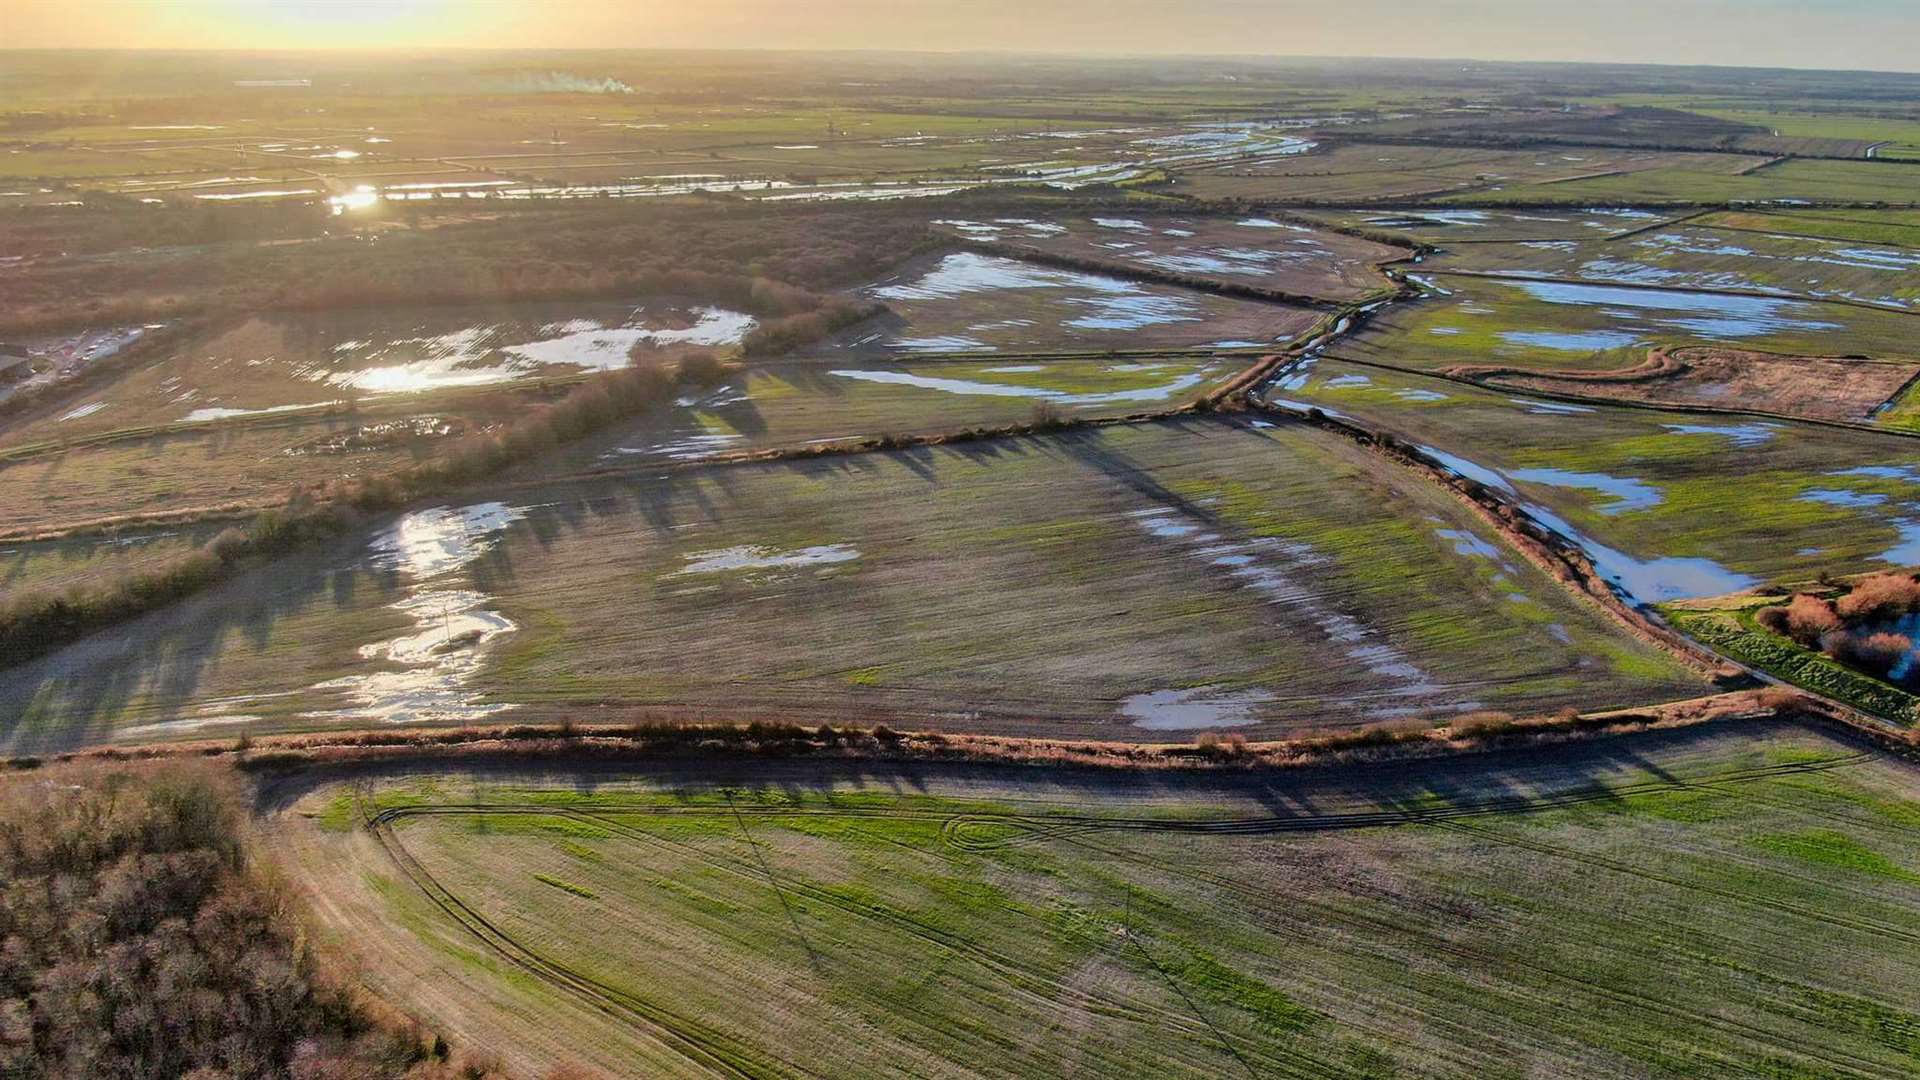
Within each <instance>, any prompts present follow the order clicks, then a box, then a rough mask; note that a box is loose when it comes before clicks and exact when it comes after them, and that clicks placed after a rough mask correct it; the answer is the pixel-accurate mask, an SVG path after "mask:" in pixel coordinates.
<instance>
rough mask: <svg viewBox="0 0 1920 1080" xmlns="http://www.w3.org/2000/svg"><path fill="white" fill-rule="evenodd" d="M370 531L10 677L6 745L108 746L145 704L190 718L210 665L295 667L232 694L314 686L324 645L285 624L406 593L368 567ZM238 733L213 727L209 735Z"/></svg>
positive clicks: (2, 714)
mask: <svg viewBox="0 0 1920 1080" xmlns="http://www.w3.org/2000/svg"><path fill="white" fill-rule="evenodd" d="M366 538H367V535H366V534H362V535H360V536H357V537H355V538H354V539H353V540H351V541H348V542H343V543H341V544H337V545H334V546H332V547H330V548H329V549H327V550H326V551H323V552H316V553H313V554H309V555H304V556H292V557H288V558H284V559H280V560H276V561H274V562H272V563H269V564H267V565H265V566H262V567H259V568H256V569H253V570H250V571H248V572H246V573H243V574H241V575H240V576H238V577H236V578H233V579H231V580H229V581H226V582H223V583H221V584H219V585H217V586H215V587H213V588H212V589H209V590H207V591H205V592H203V593H200V594H198V595H195V596H193V597H190V598H188V599H186V600H183V601H181V602H180V603H178V604H174V605H171V606H169V607H167V608H164V609H162V610H159V611H155V612H152V613H149V614H147V615H143V616H141V617H139V618H135V619H131V620H129V621H127V622H125V623H121V624H118V625H115V626H113V627H110V628H108V629H105V630H102V631H100V632H97V633H95V634H92V635H89V636H88V637H85V638H83V639H81V640H80V641H78V642H75V643H74V644H71V645H68V646H65V647H64V648H61V649H58V650H56V651H55V652H53V653H51V654H49V655H47V656H43V657H40V658H38V659H36V660H33V661H30V662H29V663H26V664H23V665H20V666H18V667H14V668H11V669H9V670H6V671H4V672H0V749H4V752H5V753H9V754H16V755H29V754H47V753H56V752H61V751H66V750H71V749H75V748H77V747H80V746H85V745H90V744H96V743H101V742H106V741H108V740H109V739H110V737H111V736H112V734H113V733H114V731H115V730H116V729H117V728H119V727H121V726H122V724H121V721H122V720H123V719H125V718H124V717H123V714H124V713H125V712H126V710H127V709H128V708H129V707H130V706H135V705H137V706H138V707H139V708H138V712H137V714H136V716H135V717H134V719H137V720H138V721H140V722H142V723H149V722H150V723H164V722H170V721H178V720H191V719H192V718H193V715H194V713H195V712H196V710H197V709H204V708H205V707H206V706H207V705H208V704H209V701H208V700H207V695H206V693H205V691H204V689H203V685H204V682H205V680H206V678H207V676H208V675H209V674H210V673H211V672H213V671H214V670H215V669H218V668H220V667H223V666H227V665H233V664H239V665H245V664H247V663H248V662H250V661H251V660H252V659H253V658H255V657H263V658H265V659H264V662H265V663H266V664H267V665H268V667H269V669H270V670H275V671H280V672H287V673H290V674H288V675H287V678H288V679H289V680H291V684H290V685H278V684H273V685H266V684H262V683H258V682H252V681H249V682H247V683H245V684H236V685H235V686H234V687H233V690H232V694H231V696H234V697H241V698H244V697H250V696H256V695H269V694H274V693H276V692H281V691H292V690H301V689H305V688H307V687H308V686H309V685H310V684H311V683H312V682H313V681H315V680H314V679H313V678H311V677H310V675H309V673H310V671H311V669H312V668H313V667H314V666H316V665H314V664H313V663H312V662H311V661H310V660H309V657H310V655H311V654H310V653H308V652H307V650H310V649H313V648H316V646H315V645H314V644H313V643H310V642H287V641H283V640H281V639H280V631H281V627H282V624H284V623H285V621H286V620H287V619H289V618H291V617H294V616H298V615H303V614H306V613H309V612H312V611H315V610H316V609H317V608H319V607H322V606H325V607H331V608H335V609H339V610H344V611H355V610H365V609H369V608H372V607H376V606H379V605H382V604H386V603H391V602H392V601H393V599H395V598H396V597H397V596H398V595H399V594H400V593H401V591H402V583H401V581H400V580H399V578H398V576H397V575H396V574H394V573H393V572H391V571H379V570H374V569H371V568H368V567H366V566H365V565H363V564H362V563H361V561H360V559H359V557H358V556H359V554H360V552H361V551H362V550H363V549H364V546H365V543H366ZM356 644H357V643H356ZM288 660H291V661H292V662H291V663H289V662H288ZM237 711H244V708H242V709H239V710H237ZM237 729H238V728H237V726H235V727H229V728H222V727H221V726H214V727H213V728H211V729H210V731H209V734H217V733H219V732H221V731H222V730H237ZM177 733H178V734H188V735H191V734H194V733H195V732H194V730H193V729H192V728H190V727H189V728H183V729H179V730H178V732H177ZM167 734H168V732H166V731H164V730H158V731H155V732H154V733H153V736H152V737H155V738H164V737H166V735H167Z"/></svg>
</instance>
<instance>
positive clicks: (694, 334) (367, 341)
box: [310, 305, 756, 394]
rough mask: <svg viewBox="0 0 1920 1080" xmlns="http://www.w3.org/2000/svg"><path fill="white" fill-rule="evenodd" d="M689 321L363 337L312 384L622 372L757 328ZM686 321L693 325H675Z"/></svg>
mask: <svg viewBox="0 0 1920 1080" xmlns="http://www.w3.org/2000/svg"><path fill="white" fill-rule="evenodd" d="M534 310H554V306H553V305H543V306H542V307H541V308H538V309H534ZM576 310H577V309H576ZM603 310H604V306H603ZM686 315H687V316H689V317H690V318H686V319H682V318H677V317H676V313H675V312H673V311H672V310H671V309H662V311H661V313H660V314H659V315H658V316H653V315H649V313H648V311H647V309H646V308H643V307H635V308H630V309H628V310H627V311H626V313H625V314H624V315H622V316H610V317H584V316H576V317H573V318H567V319H560V320H557V321H550V322H544V323H534V322H532V321H530V320H515V321H509V322H503V323H496V324H489V325H478V326H473V325H470V326H464V327H459V328H457V329H453V330H448V331H444V332H441V333H420V332H416V333H414V334H403V335H397V336H390V335H389V334H380V333H377V332H376V333H372V334H366V333H364V332H363V333H362V334H356V335H355V336H354V337H353V338H351V339H346V340H342V341H340V342H338V343H337V344H335V345H333V346H332V348H331V350H330V352H331V354H332V355H333V356H335V357H336V359H335V360H334V361H333V363H334V364H335V365H336V366H334V367H333V368H331V369H330V370H322V371H318V372H313V373H310V377H313V378H318V379H321V380H324V381H325V382H327V383H328V384H329V385H332V386H340V387H352V388H354V389H357V390H363V391H366V392H369V393H377V394H378V393H410V392H417V391H422V390H436V389H444V388H450V387H461V386H479V385H486V384H489V383H497V382H505V381H508V380H512V379H518V378H523V377H525V376H527V375H529V374H531V373H534V372H537V371H539V370H540V369H542V368H545V367H550V366H559V367H574V368H581V369H586V370H595V371H605V370H611V369H614V368H622V367H625V366H627V363H628V354H629V353H630V352H632V350H633V349H634V348H636V347H638V346H641V345H648V346H654V347H669V346H675V345H695V346H722V345H735V344H738V343H739V342H740V341H742V340H743V339H744V338H745V337H746V335H747V333H748V332H749V331H751V330H752V329H753V328H754V326H755V325H756V322H755V320H754V318H753V316H751V315H747V314H744V313H742V312H738V311H730V310H728V309H725V308H719V307H695V308H692V309H691V310H690V311H688V312H686ZM679 322H686V323H689V325H674V324H675V323H679ZM443 325H444V324H443ZM419 329H421V330H424V329H425V328H419ZM367 361H389V362H387V363H373V364H367Z"/></svg>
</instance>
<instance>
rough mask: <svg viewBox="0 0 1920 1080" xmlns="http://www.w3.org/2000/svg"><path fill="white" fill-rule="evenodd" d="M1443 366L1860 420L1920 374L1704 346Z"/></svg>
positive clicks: (1500, 382)
mask: <svg viewBox="0 0 1920 1080" xmlns="http://www.w3.org/2000/svg"><path fill="white" fill-rule="evenodd" d="M1443 374H1445V375H1448V376H1450V377H1453V378H1463V379H1472V380H1475V381H1481V382H1486V383H1489V384H1492V385H1497V386H1502V387H1508V388H1511V389H1515V390H1532V391H1538V392H1543V393H1549V394H1560V395H1565V396H1568V397H1601V398H1604V399H1607V400H1613V401H1621V400H1624V401H1636V402H1640V403H1643V404H1648V405H1668V406H1674V407H1683V408H1688V409H1696V410H1700V409H1705V410H1713V411H1732V412H1758V413H1770V414H1775V415H1780V416H1790V417H1799V418H1805V419H1811V420H1826V421H1833V422H1837V423H1849V424H1858V423H1866V422H1868V421H1869V420H1871V419H1872V418H1873V414H1874V410H1876V409H1878V408H1879V407H1880V406H1881V405H1883V404H1885V403H1886V402H1887V401H1888V400H1889V399H1890V398H1892V397H1893V396H1894V395H1896V394H1898V393H1899V392H1900V391H1901V389H1902V388H1903V387H1905V386H1906V385H1907V384H1908V383H1909V382H1910V381H1912V380H1913V379H1914V377H1915V376H1920V364H1914V363H1912V362H1908V361H1896V360H1865V359H1856V358H1844V357H1823V356H1780V355H1776V354H1773V353H1763V352H1755V351H1752V350H1744V349H1723V348H1714V347H1706V346H1701V347H1696V348H1683V349H1672V350H1668V349H1654V350H1652V351H1651V352H1650V353H1648V354H1647V358H1646V359H1645V360H1644V361H1642V362H1641V363H1639V364H1637V365H1634V366H1632V367H1626V368H1617V369H1614V370H1611V371H1586V372H1573V371H1568V372H1553V373H1551V374H1548V373H1542V372H1536V371H1529V370H1526V369H1524V368H1510V367H1498V366H1462V367H1455V368H1450V369H1448V370H1447V371H1446V372H1443Z"/></svg>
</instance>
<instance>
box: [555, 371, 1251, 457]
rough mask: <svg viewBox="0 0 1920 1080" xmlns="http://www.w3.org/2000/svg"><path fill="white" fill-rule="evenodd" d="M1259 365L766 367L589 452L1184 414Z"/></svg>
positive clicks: (766, 444) (633, 452)
mask: <svg viewBox="0 0 1920 1080" xmlns="http://www.w3.org/2000/svg"><path fill="white" fill-rule="evenodd" d="M1256 362H1257V358H1256V357H1255V356H1251V355H1249V356H1239V357H1228V356H1191V355H1188V356H1145V357H1132V358H1128V359H1126V360H1063V359H1052V358H1046V357H1036V358H1028V359H1025V360H1021V361H1018V362H1013V361H1008V360H938V361H935V360H929V361H924V362H921V363H917V364H916V363H913V362H911V361H908V362H905V363H899V364H873V363H868V362H857V361H854V360H851V359H849V360H847V361H846V362H845V363H837V362H835V361H834V360H833V359H832V358H830V357H828V358H823V359H822V360H820V361H800V362H793V363H781V364H765V365H758V366H755V367H752V368H749V369H747V370H746V371H744V372H742V373H740V374H738V375H735V376H733V377H732V378H730V379H729V380H728V381H727V382H726V384H725V385H723V386H721V387H719V388H717V389H715V390H714V391H712V392H710V393H707V394H704V395H701V396H698V397H693V396H690V397H688V398H684V399H682V400H681V401H680V402H678V403H676V404H675V406H674V408H673V409H672V410H671V411H670V412H669V413H668V414H667V415H665V416H659V415H650V416H647V417H645V418H643V419H641V420H640V421H638V422H637V423H635V424H633V425H630V426H629V427H627V428H626V429H624V430H621V431H617V432H614V433H612V434H610V435H608V436H606V437H604V438H601V439H595V440H591V444H590V445H588V446H586V447H584V448H583V450H584V452H585V453H586V454H587V455H589V456H591V457H597V458H598V460H599V461H601V462H602V463H620V462H642V463H644V462H648V461H654V460H659V459H669V460H678V461H692V460H698V459H700V458H705V457H712V456H715V455H717V454H722V453H726V452H728V451H735V450H753V449H765V448H770V447H782V448H790V447H799V446H805V445H808V444H815V443H829V442H838V441H842V440H848V439H858V438H872V437H876V436H883V435H931V434H939V433H944V432H950V431H960V430H965V429H969V428H976V427H988V428H991V427H1002V426H1005V425H1009V424H1021V423H1027V422H1029V421H1031V420H1032V419H1033V418H1034V416H1035V409H1036V408H1049V409H1052V410H1053V411H1054V412H1055V414H1057V415H1062V416H1079V417H1093V416H1124V415H1128V414H1131V413H1138V412H1148V411H1161V410H1168V409H1172V408H1175V407H1177V406H1179V405H1182V404H1185V403H1186V402H1189V401H1192V400H1194V399H1196V398H1199V397H1201V396H1203V395H1205V394H1207V393H1208V392H1210V391H1212V390H1215V389H1217V388H1219V387H1220V386H1221V385H1223V384H1224V383H1226V382H1227V381H1228V380H1230V379H1232V378H1233V377H1234V376H1236V375H1238V374H1240V373H1241V372H1243V371H1244V370H1246V368H1247V367H1248V366H1249V365H1251V364H1253V363H1256ZM570 456H575V457H577V456H578V455H577V454H574V455H570Z"/></svg>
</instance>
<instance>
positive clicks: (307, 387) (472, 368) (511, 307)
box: [7, 299, 754, 441]
mask: <svg viewBox="0 0 1920 1080" xmlns="http://www.w3.org/2000/svg"><path fill="white" fill-rule="evenodd" d="M753 326H754V319H753V317H752V316H750V315H746V314H742V313H741V312H738V311H732V310H728V309H726V308H723V307H718V306H714V305H710V304H699V303H690V302H686V301H675V300H656V299H647V300H634V301H624V302H623V301H597V300H578V301H564V302H547V303H522V304H487V305H470V306H459V307H417V306H410V307H394V308H343V309H338V310H333V311H324V312H299V313H278V314H263V315H256V316H253V317H250V318H246V319H241V320H238V321H236V322H233V323H230V324H228V325H226V326H224V327H221V328H219V329H217V330H215V331H213V332H211V333H209V334H208V335H206V336H204V337H202V338H199V339H196V340H192V341H188V342H185V343H184V344H181V345H179V346H177V347H175V348H173V349H171V350H169V353H168V355H165V356H163V357H161V358H159V359H156V360H155V361H153V362H152V363H148V364H146V365H144V366H142V367H140V368H139V369H137V370H134V371H130V372H128V373H127V374H126V375H125V376H123V377H122V378H120V379H118V380H117V381H115V382H114V383H113V384H111V385H109V386H106V387H103V388H102V389H101V390H100V391H99V393H98V394H97V395H94V396H91V397H90V398H89V399H88V400H87V401H85V402H84V403H81V404H80V405H79V406H78V407H77V408H66V409H62V410H60V411H59V412H57V413H54V414H49V415H46V416H43V417H40V418H37V419H35V420H34V421H32V422H30V423H26V424H15V425H13V426H12V427H11V428H10V429H9V431H8V436H7V438H8V440H9V441H32V440H33V439H34V438H73V437H75V436H80V435H85V434H88V433H91V432H96V431H111V430H119V429H122V428H128V427H137V426H142V425H152V424H165V423H171V422H176V421H188V422H193V421H202V420H219V419H225V418H229V417H241V416H258V415H263V414H268V413H272V412H276V411H281V412H285V411H293V410H300V409H307V410H325V409H327V408H329V407H340V406H344V405H345V404H346V403H347V402H349V401H377V400H378V399H380V398H383V397H389V396H398V395H407V394H426V393H431V392H436V391H446V390H460V389H465V388H471V387H481V386H490V385H496V384H500V383H505V382H511V381H514V380H522V379H530V378H535V377H538V376H541V375H560V374H575V373H578V372H582V371H600V370H606V369H610V368H617V367H624V366H626V364H627V363H628V358H629V355H630V354H633V355H638V356H640V357H641V358H642V359H645V358H647V357H650V356H656V355H657V356H659V357H661V358H669V357H672V356H675V355H677V354H679V353H683V352H685V351H688V350H693V349H700V350H714V349H722V348H725V347H728V346H732V345H737V344H738V343H739V342H740V341H741V339H742V338H743V337H744V336H745V335H746V333H747V332H748V331H749V330H751V329H752V328H753Z"/></svg>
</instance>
